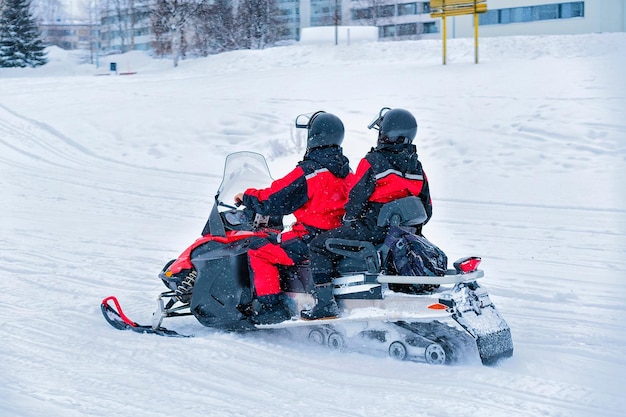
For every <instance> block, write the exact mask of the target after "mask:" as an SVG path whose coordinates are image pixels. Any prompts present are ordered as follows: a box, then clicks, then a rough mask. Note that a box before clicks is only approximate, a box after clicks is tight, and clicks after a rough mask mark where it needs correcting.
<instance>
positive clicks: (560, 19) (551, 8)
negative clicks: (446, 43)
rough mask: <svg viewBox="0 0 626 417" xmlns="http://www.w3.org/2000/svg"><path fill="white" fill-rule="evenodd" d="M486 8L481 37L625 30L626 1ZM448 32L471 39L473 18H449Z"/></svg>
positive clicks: (526, 2)
mask: <svg viewBox="0 0 626 417" xmlns="http://www.w3.org/2000/svg"><path fill="white" fill-rule="evenodd" d="M487 8H488V11H487V13H484V14H480V15H479V35H480V36H481V37H492V36H514V35H571V34H582V33H594V32H624V31H626V0H585V1H554V0H553V1H549V0H548V1H546V0H488V1H487ZM447 32H448V33H447V35H448V37H449V38H455V37H457V38H469V37H473V36H474V23H473V19H472V17H471V16H458V17H452V18H449V20H448V24H447Z"/></svg>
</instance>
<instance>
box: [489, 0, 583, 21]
mask: <svg viewBox="0 0 626 417" xmlns="http://www.w3.org/2000/svg"><path fill="white" fill-rule="evenodd" d="M584 6H585V2H583V1H575V2H569V3H553V4H542V5H539V6H527V7H512V8H509V9H495V10H489V11H487V12H486V13H482V14H480V15H479V17H478V19H479V24H481V25H497V24H506V23H522V22H536V21H540V20H554V19H570V18H574V17H583V16H584V15H585V13H584V10H585V8H584Z"/></svg>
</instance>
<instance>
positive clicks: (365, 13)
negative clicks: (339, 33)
mask: <svg viewBox="0 0 626 417" xmlns="http://www.w3.org/2000/svg"><path fill="white" fill-rule="evenodd" d="M373 16H374V9H373V8H372V7H368V8H367V9H353V10H352V19H354V20H361V19H371V18H372V17H373Z"/></svg>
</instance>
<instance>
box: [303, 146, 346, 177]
mask: <svg viewBox="0 0 626 417" xmlns="http://www.w3.org/2000/svg"><path fill="white" fill-rule="evenodd" d="M307 161H313V162H317V163H318V164H320V165H321V166H323V167H324V168H326V169H328V170H329V171H330V172H331V173H332V174H333V175H334V176H336V177H339V178H346V177H347V176H348V174H349V173H350V161H349V160H348V158H347V157H346V156H345V155H344V154H343V151H342V149H341V147H340V146H336V145H331V146H323V147H320V148H314V149H311V150H309V151H307V153H306V154H305V155H304V159H303V160H302V162H300V164H303V163H306V162H307Z"/></svg>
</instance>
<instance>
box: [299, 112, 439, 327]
mask: <svg viewBox="0 0 626 417" xmlns="http://www.w3.org/2000/svg"><path fill="white" fill-rule="evenodd" d="M369 128H370V129H371V128H377V129H378V145H377V146H376V148H373V149H372V150H371V151H370V152H369V153H368V154H367V155H365V157H364V158H363V159H361V161H360V162H359V166H358V168H357V170H356V174H355V175H354V180H353V186H352V188H351V190H350V195H349V201H348V203H347V204H346V206H345V208H346V214H345V218H344V221H343V225H342V226H341V227H339V228H337V229H335V230H331V231H329V232H326V233H323V234H321V235H319V236H317V237H316V238H315V239H314V240H313V241H312V242H311V244H310V245H309V246H310V251H311V271H312V274H313V281H314V282H315V297H316V299H317V304H316V305H315V306H314V307H313V308H312V309H311V310H304V311H302V312H301V316H302V318H304V319H308V320H315V319H322V318H331V317H335V316H337V315H338V314H339V308H338V307H337V304H336V302H335V299H334V297H333V287H332V279H333V277H335V276H337V271H336V270H335V265H336V264H337V261H338V260H339V258H340V257H341V256H340V255H337V254H335V253H333V252H331V251H329V250H328V249H327V248H326V246H325V242H326V240H327V239H329V238H341V239H353V240H361V241H368V242H372V243H373V244H379V243H382V242H383V241H384V240H385V236H386V235H387V230H388V227H380V226H378V224H377V220H378V214H379V212H380V209H381V207H382V206H383V205H384V204H385V203H389V202H391V201H394V200H397V199H400V198H403V197H407V196H417V197H419V198H420V199H421V200H422V203H423V204H424V208H425V209H426V214H427V215H428V218H427V219H426V221H425V222H424V223H426V222H427V221H428V220H429V219H430V217H431V215H432V202H431V199H430V189H429V186H428V179H427V178H426V174H425V173H424V170H423V169H422V164H421V162H420V161H419V160H418V158H417V151H416V148H415V145H413V144H412V143H413V138H415V135H416V133H417V122H416V120H415V117H414V116H413V115H412V114H411V113H410V112H408V111H407V110H404V109H389V108H388V107H385V108H383V109H382V110H381V111H380V113H379V115H378V117H377V119H376V120H374V122H373V123H372V124H371V125H370V126H369ZM420 232H421V227H420V230H418V233H420Z"/></svg>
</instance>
